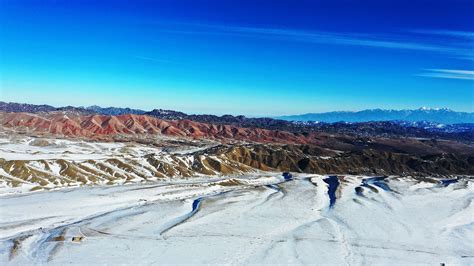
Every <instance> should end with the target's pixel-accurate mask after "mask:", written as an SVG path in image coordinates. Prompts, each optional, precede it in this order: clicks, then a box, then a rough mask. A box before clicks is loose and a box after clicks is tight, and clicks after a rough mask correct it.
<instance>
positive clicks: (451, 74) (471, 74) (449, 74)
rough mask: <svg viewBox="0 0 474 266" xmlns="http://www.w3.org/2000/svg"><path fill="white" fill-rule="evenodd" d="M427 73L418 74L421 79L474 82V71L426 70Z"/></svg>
mask: <svg viewBox="0 0 474 266" xmlns="http://www.w3.org/2000/svg"><path fill="white" fill-rule="evenodd" d="M425 71H426V72H425V73H421V74H418V76H421V77H430V78H445V79H463V80H474V71H473V70H461V69H425Z"/></svg>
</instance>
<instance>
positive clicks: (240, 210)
mask: <svg viewBox="0 0 474 266" xmlns="http://www.w3.org/2000/svg"><path fill="white" fill-rule="evenodd" d="M325 178H327V177H325V176H308V175H299V176H296V177H295V178H294V179H293V180H290V181H286V182H285V180H284V178H283V177H282V176H280V174H276V173H275V174H274V175H262V176H254V177H241V178H238V179H231V180H225V179H224V180H222V181H214V182H210V181H205V180H204V179H199V180H195V181H193V182H190V181H181V182H178V183H162V184H156V185H146V186H145V185H138V184H137V185H126V186H112V187H95V188H86V187H83V188H74V189H62V190H57V191H42V192H35V193H26V194H25V193H23V194H18V195H3V196H0V217H1V221H0V237H1V239H0V264H1V265H5V264H24V263H51V264H66V263H75V264H110V265H115V264H124V263H128V264H151V263H155V264H163V263H173V264H174V263H192V264H248V263H258V264H260V263H271V264H274V263H278V264H288V263H290V264H351V265H354V264H391V265H393V264H398V265H405V264H432V265H439V264H440V263H446V264H465V265H469V264H471V265H472V264H473V263H474V223H473V222H474V206H473V199H474V188H473V180H469V179H460V180H458V181H457V182H452V183H449V182H448V184H442V183H441V182H436V181H433V180H431V179H430V180H425V181H422V180H419V179H418V180H416V179H413V178H409V177H400V178H395V177H390V178H387V179H382V180H377V179H370V180H365V181H363V180H362V179H363V178H366V177H356V176H345V177H341V176H339V177H338V180H339V184H338V187H337V188H336V191H335V194H334V195H335V201H334V202H333V206H332V207H329V206H330V200H329V195H328V186H329V184H328V183H327V182H325V181H324V179H325ZM334 195H333V196H334ZM73 237H74V241H73Z"/></svg>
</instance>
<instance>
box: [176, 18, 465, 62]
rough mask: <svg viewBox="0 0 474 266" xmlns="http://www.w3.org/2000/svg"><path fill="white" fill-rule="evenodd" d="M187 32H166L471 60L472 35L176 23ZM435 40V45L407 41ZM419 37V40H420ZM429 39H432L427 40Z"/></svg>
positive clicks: (181, 30) (445, 31) (443, 31)
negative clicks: (438, 54)
mask: <svg viewBox="0 0 474 266" xmlns="http://www.w3.org/2000/svg"><path fill="white" fill-rule="evenodd" d="M178 25H181V26H186V27H187V29H185V30H183V29H180V30H179V29H174V30H167V32H174V33H181V34H203V35H204V34H206V35H230V36H240V37H251V38H264V39H275V40H281V41H295V42H306V43H320V44H334V45H351V46H362V47H375V48H385V49H399V50H417V51H427V52H434V53H441V54H446V55H450V56H455V57H457V58H462V59H467V60H470V59H471V58H473V57H474V52H473V49H472V41H473V40H474V32H464V31H447V30H439V31H421V30H420V31H412V32H405V34H403V35H393V34H392V35H381V34H357V33H343V32H327V31H307V30H296V29H285V28H264V27H242V26H223V25H209V24H197V23H180V24H178ZM426 35H429V36H431V37H433V36H437V38H435V39H436V41H433V40H431V41H430V42H422V41H418V42H417V41H410V40H413V39H423V37H426ZM420 37H421V38H420ZM430 39H433V38H430Z"/></svg>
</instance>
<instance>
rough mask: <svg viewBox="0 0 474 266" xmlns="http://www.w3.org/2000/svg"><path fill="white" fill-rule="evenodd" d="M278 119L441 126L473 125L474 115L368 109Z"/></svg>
mask: <svg viewBox="0 0 474 266" xmlns="http://www.w3.org/2000/svg"><path fill="white" fill-rule="evenodd" d="M277 118H278V119H283V120H288V121H319V122H328V123H332V122H341V121H344V122H369V121H394V120H398V121H409V122H419V121H427V122H434V123H443V124H456V123H474V113H468V112H456V111H453V110H451V109H448V108H427V107H422V108H419V109H415V110H383V109H368V110H362V111H355V112H352V111H338V112H327V113H308V114H301V115H288V116H280V117H277Z"/></svg>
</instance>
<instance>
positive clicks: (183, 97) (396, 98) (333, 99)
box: [0, 0, 474, 116]
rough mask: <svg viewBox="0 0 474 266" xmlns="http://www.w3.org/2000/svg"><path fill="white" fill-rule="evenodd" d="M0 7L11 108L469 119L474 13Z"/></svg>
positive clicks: (470, 6) (131, 4)
mask: <svg viewBox="0 0 474 266" xmlns="http://www.w3.org/2000/svg"><path fill="white" fill-rule="evenodd" d="M0 3H1V6H0V7H1V8H0V12H1V13H0V22H1V28H0V45H1V60H0V82H1V83H0V86H1V91H0V93H1V100H2V101H14V102H27V103H35V104H43V103H45V104H51V105H54V106H64V105H76V106H80V105H82V106H88V105H94V104H97V105H101V106H121V107H125V106H128V107H133V108H142V109H146V110H149V109H153V108H165V109H174V110H180V111H184V112H188V113H215V114H224V113H231V114H245V115H251V116H252V115H254V116H256V115H281V114H296V113H308V112H323V111H334V110H361V109H367V108H387V109H405V108H419V107H421V106H428V107H448V108H451V109H454V110H459V111H470V112H472V111H474V106H473V105H474V104H473V103H474V19H473V17H474V15H473V14H474V2H473V1H459V0H450V1H428V0H425V1H419V0H411V1H404V0H397V1H391V0H386V1H355V0H346V1H259V0H253V1H242V0H240V1H198V0H194V1H182V0H173V1H164V0H163V1H119V0H117V1H78V0H76V1H22V0H14V1H11V0H0Z"/></svg>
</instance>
